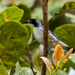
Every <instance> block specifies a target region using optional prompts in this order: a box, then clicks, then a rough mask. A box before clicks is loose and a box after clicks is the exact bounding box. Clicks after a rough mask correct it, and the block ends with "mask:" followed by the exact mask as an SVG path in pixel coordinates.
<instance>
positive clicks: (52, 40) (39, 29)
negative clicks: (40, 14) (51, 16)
mask: <svg viewBox="0 0 75 75" xmlns="http://www.w3.org/2000/svg"><path fill="white" fill-rule="evenodd" d="M25 23H28V24H30V25H31V26H32V27H33V33H34V37H35V39H36V40H37V41H38V42H39V43H40V44H42V45H44V40H43V26H42V24H41V22H40V21H38V20H37V19H30V20H28V21H26V22H25ZM48 44H49V48H55V46H56V45H57V44H60V45H61V46H62V48H63V49H65V50H67V51H68V50H69V49H71V47H69V46H68V45H67V44H65V43H63V42H62V41H61V40H60V39H59V38H58V37H57V36H56V35H55V34H54V33H53V32H51V31H50V30H49V31H48ZM74 52H75V49H73V53H74Z"/></svg>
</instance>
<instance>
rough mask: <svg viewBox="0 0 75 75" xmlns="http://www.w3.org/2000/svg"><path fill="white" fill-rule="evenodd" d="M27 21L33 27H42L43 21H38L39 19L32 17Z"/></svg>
mask: <svg viewBox="0 0 75 75" xmlns="http://www.w3.org/2000/svg"><path fill="white" fill-rule="evenodd" d="M25 23H28V24H30V25H31V26H32V27H40V26H42V25H41V22H40V21H38V20H37V19H30V20H28V21H25Z"/></svg>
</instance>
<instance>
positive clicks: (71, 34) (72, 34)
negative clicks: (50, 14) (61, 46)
mask: <svg viewBox="0 0 75 75" xmlns="http://www.w3.org/2000/svg"><path fill="white" fill-rule="evenodd" d="M54 32H55V34H56V35H57V36H58V37H59V38H60V39H61V40H62V41H63V42H64V43H66V44H67V45H69V46H70V47H73V48H75V25H62V26H60V27H57V28H56V29H55V31H54Z"/></svg>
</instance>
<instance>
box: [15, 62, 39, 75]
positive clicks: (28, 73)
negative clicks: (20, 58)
mask: <svg viewBox="0 0 75 75" xmlns="http://www.w3.org/2000/svg"><path fill="white" fill-rule="evenodd" d="M34 71H35V72H37V74H36V75H40V72H39V71H37V70H35V69H34ZM14 75H33V72H32V70H31V68H29V67H21V66H20V64H19V62H17V63H16V70H15V73H14Z"/></svg>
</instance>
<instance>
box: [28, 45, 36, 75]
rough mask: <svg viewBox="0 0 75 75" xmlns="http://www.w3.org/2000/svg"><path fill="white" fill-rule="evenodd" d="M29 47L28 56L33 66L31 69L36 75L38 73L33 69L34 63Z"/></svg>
mask: <svg viewBox="0 0 75 75" xmlns="http://www.w3.org/2000/svg"><path fill="white" fill-rule="evenodd" d="M27 47H28V56H29V60H30V64H31V67H30V68H31V70H32V72H33V74H34V75H36V73H37V72H35V71H34V69H33V62H32V57H31V51H30V48H29V45H27Z"/></svg>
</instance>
